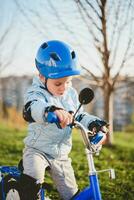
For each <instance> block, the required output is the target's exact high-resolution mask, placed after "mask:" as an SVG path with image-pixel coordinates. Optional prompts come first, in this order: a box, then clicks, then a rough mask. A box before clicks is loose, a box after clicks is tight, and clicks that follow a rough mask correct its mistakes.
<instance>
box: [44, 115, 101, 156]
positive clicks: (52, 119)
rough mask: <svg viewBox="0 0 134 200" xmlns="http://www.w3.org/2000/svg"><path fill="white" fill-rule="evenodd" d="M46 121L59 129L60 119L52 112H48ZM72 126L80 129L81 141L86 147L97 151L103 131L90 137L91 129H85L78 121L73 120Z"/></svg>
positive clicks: (94, 151) (93, 151)
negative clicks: (54, 124)
mask: <svg viewBox="0 0 134 200" xmlns="http://www.w3.org/2000/svg"><path fill="white" fill-rule="evenodd" d="M47 122H49V123H56V125H57V126H58V128H60V129H61V126H60V120H59V118H58V117H57V115H56V114H55V113H54V112H48V115H47ZM72 127H75V128H78V129H80V130H81V135H82V138H83V142H84V144H85V146H86V148H87V149H89V150H90V151H91V152H92V153H97V152H99V146H100V141H101V140H102V139H103V137H104V133H103V132H102V131H99V132H98V133H96V135H95V136H92V137H91V139H90V138H89V136H91V135H93V133H92V131H90V130H88V129H86V128H85V127H84V126H83V125H82V124H81V123H80V122H78V121H74V122H73V126H72Z"/></svg>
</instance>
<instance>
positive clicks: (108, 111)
mask: <svg viewBox="0 0 134 200" xmlns="http://www.w3.org/2000/svg"><path fill="white" fill-rule="evenodd" d="M103 92H104V118H105V120H106V121H107V122H108V123H109V124H110V125H109V134H108V138H107V139H108V140H107V142H108V144H110V145H112V144H113V91H112V90H111V88H110V86H108V84H107V85H105V89H104V91H103Z"/></svg>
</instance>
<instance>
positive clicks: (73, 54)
mask: <svg viewBox="0 0 134 200" xmlns="http://www.w3.org/2000/svg"><path fill="white" fill-rule="evenodd" d="M71 55H72V59H74V58H75V57H76V55H75V52H74V51H72V53H71Z"/></svg>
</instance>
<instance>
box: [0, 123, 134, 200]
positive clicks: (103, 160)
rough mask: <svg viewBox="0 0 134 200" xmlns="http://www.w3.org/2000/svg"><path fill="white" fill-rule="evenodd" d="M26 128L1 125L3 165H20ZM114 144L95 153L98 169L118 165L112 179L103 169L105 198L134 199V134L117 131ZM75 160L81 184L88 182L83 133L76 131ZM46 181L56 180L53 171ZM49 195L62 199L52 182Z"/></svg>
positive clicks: (106, 199)
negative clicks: (53, 178)
mask: <svg viewBox="0 0 134 200" xmlns="http://www.w3.org/2000/svg"><path fill="white" fill-rule="evenodd" d="M25 135H26V129H24V130H22V131H19V130H17V129H14V128H8V127H6V126H4V125H2V124H1V125H0V165H17V164H18V161H19V160H20V158H21V156H22V149H23V146H24V145H23V138H24V137H25ZM114 141H115V143H114V145H113V146H112V147H108V146H104V147H103V149H102V151H101V153H100V155H99V156H95V157H94V160H95V166H96V169H97V170H101V169H107V168H114V169H115V172H116V179H115V180H110V179H109V177H108V173H107V172H104V173H99V180H100V187H101V191H102V197H103V200H133V199H134V134H132V133H131V134H130V133H115V134H114ZM70 156H71V157H72V160H73V162H72V164H73V166H74V169H75V175H76V179H77V183H78V185H79V188H80V189H81V190H82V188H84V187H85V186H87V185H88V166H87V161H86V157H85V152H84V146H83V142H82V140H81V137H80V135H79V134H77V133H76V132H74V133H73V149H72V152H71V155H70ZM46 181H47V182H49V183H52V181H51V179H50V177H49V175H48V174H47V176H46ZM49 196H50V197H51V198H52V199H53V200H58V199H59V196H58V194H57V191H56V189H55V187H54V186H53V184H52V191H51V192H50V193H49Z"/></svg>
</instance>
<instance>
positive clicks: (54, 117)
mask: <svg viewBox="0 0 134 200" xmlns="http://www.w3.org/2000/svg"><path fill="white" fill-rule="evenodd" d="M47 122H49V123H59V122H60V120H59V118H58V117H57V115H56V114H55V113H54V112H48V114H47Z"/></svg>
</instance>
